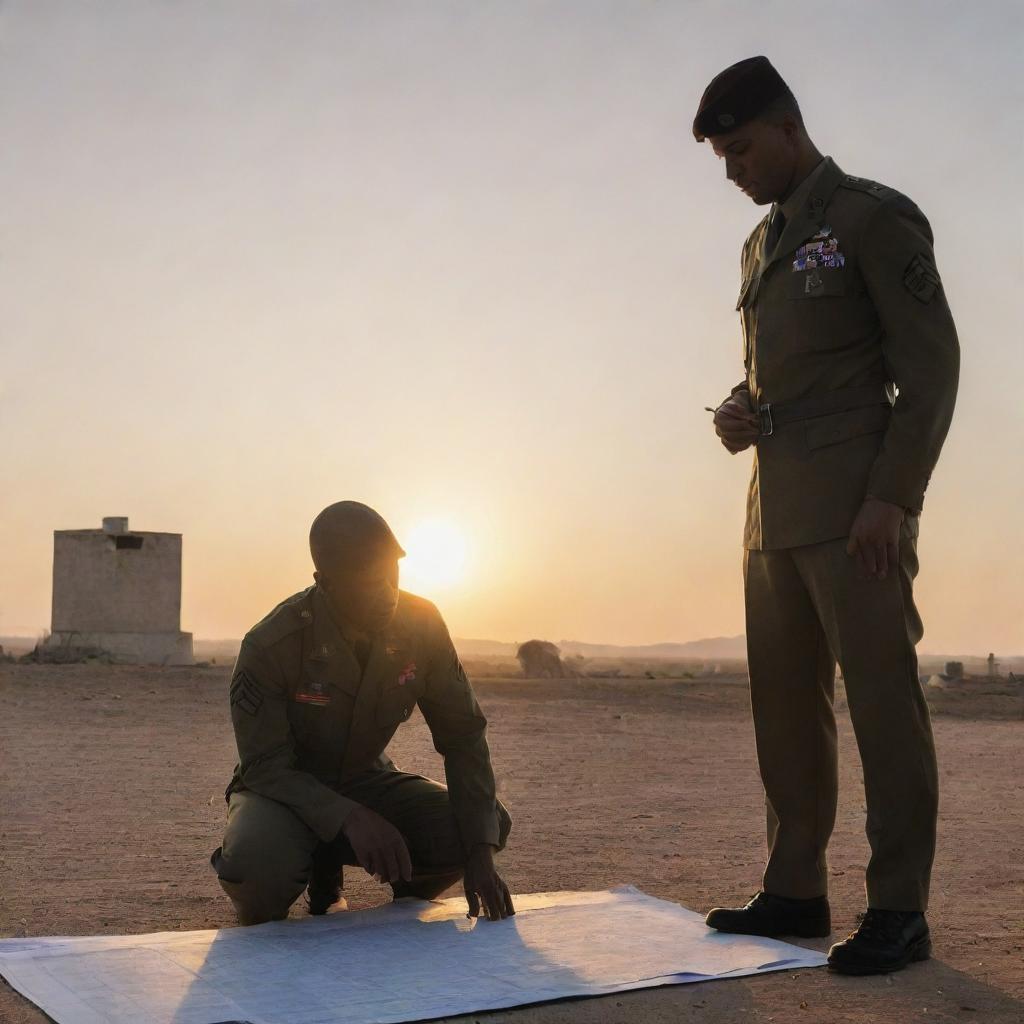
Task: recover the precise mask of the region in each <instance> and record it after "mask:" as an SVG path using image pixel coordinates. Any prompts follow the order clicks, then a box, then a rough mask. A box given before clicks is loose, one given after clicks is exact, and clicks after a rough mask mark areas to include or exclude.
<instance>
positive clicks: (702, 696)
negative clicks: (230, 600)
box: [0, 665, 1024, 1024]
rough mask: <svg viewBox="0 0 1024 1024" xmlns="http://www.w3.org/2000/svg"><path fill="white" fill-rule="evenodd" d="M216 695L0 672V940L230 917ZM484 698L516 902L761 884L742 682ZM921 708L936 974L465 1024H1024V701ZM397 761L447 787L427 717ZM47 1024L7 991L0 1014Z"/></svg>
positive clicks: (539, 685) (380, 894)
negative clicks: (935, 822)
mask: <svg viewBox="0 0 1024 1024" xmlns="http://www.w3.org/2000/svg"><path fill="white" fill-rule="evenodd" d="M226 687H227V670H226V669H225V668H222V667H211V668H206V669H198V668H197V669H138V668H126V667H107V666H67V667H55V666H35V665H0V813H2V817H0V833H2V834H0V858H2V859H0V935H3V936H11V935H19V936H20V935H58V934H91V933H116V932H148V931H156V930H163V929H194V928H213V927H222V926H227V925H231V924H232V923H233V921H232V917H231V913H230V907H229V904H228V901H227V899H226V898H225V897H224V896H223V895H222V893H221V891H220V889H219V887H218V885H217V883H216V881H215V879H214V877H213V875H212V873H210V872H209V870H208V867H207V857H208V855H209V852H210V850H211V849H212V848H213V847H215V846H216V845H217V844H218V842H219V837H220V831H221V826H222V821H223V815H224V803H223V799H222V791H223V786H224V783H225V781H226V779H227V777H228V774H229V772H230V769H231V765H232V763H233V758H234V749H233V742H232V738H231V733H230V725H229V722H228V718H227V711H226V701H225V694H226ZM477 688H478V692H479V694H480V699H481V703H482V704H483V705H484V708H485V711H486V712H487V714H488V716H489V718H490V720H491V745H492V748H493V752H494V761H495V765H496V770H497V774H498V778H499V786H500V791H501V795H502V797H503V799H504V800H505V801H506V803H507V804H508V806H509V807H510V808H511V810H512V814H513V817H514V819H515V829H514V831H513V835H512V840H511V842H510V845H509V849H508V850H507V852H506V853H505V854H504V855H503V857H502V868H503V872H504V874H505V876H506V878H507V879H508V880H509V882H510V883H511V885H512V886H513V891H515V890H519V891H522V892H529V891H539V890H554V889H597V888H605V887H608V886H613V885H617V884H622V883H632V884H634V885H637V886H639V887H640V888H642V889H644V890H645V891H647V892H649V893H651V894H653V895H656V896H660V897H663V898H665V899H669V900H675V901H678V902H679V903H682V904H684V905H685V906H687V907H692V908H694V909H697V910H705V909H706V908H708V907H709V906H712V905H714V904H720V903H723V902H724V903H733V902H736V901H744V900H745V899H746V898H747V897H748V896H749V895H750V893H751V892H752V891H753V890H755V889H756V888H757V884H758V878H759V871H760V867H761V863H762V857H763V838H762V833H761V820H762V796H761V791H760V786H759V783H758V779H757V773H756V768H755V762H754V755H753V742H752V734H751V727H750V722H749V715H748V711H747V705H746V692H745V688H744V685H743V681H742V679H740V678H738V677H733V678H728V679H724V678H716V679H714V680H712V679H696V680H685V681H675V682H673V681H662V680H657V681H648V680H625V679H618V680H585V681H565V682H557V683H556V682H540V681H523V680H508V681H502V680H490V679H488V680H485V681H482V682H481V683H479V684H478V687H477ZM930 699H931V700H932V701H933V705H934V706H933V710H934V712H935V730H936V736H937V743H938V747H939V755H940V768H941V776H942V782H943V795H942V811H941V824H940V847H939V855H938V861H937V864H936V871H935V887H934V899H933V906H932V912H931V914H930V920H931V923H932V928H933V932H934V934H935V947H936V948H935V959H934V960H932V961H931V962H929V963H927V964H922V965H918V966H915V967H913V968H911V969H909V970H907V971H904V972H902V973H900V974H898V975H894V976H891V977H889V978H881V979H879V978H868V979H850V978H841V977H836V976H833V975H830V974H828V973H827V972H826V971H824V970H818V971H803V972H786V973H780V974H772V975H767V976H765V977H761V978H753V979H738V980H732V981H725V982H712V983H706V984H701V985H687V986H677V987H671V988H665V989H658V990H648V991H644V992H638V993H631V994H626V995H620V996H612V997H607V998H602V999H595V1000H582V1001H577V1002H570V1003H559V1004H551V1005H547V1006H539V1007H533V1008H527V1009H525V1010H519V1011H511V1012H509V1011H505V1012H501V1013H496V1014H478V1015H472V1016H471V1017H469V1018H462V1019H463V1020H475V1019H478V1018H486V1021H487V1024H491V1022H499V1021H512V1020H515V1021H517V1022H520V1024H548V1022H555V1021H566V1022H574V1024H584V1022H601V1024H608V1022H618V1021H623V1022H626V1021H628V1022H652V1024H659V1022H673V1024H675V1022H680V1021H685V1022H688V1021H702V1022H715V1024H718V1022H723V1024H725V1022H727V1024H734V1022H741V1021H742V1022H748V1021H780V1022H781V1021H807V1022H828V1024H846V1022H850V1024H853V1022H862V1021H875V1020H879V1021H882V1020H884V1021H893V1022H905V1021H983V1022H985V1024H1002V1022H1006V1024H1010V1022H1013V1024H1019V1022H1020V1021H1021V1020H1022V1019H1024V800H1022V795H1024V755H1022V745H1021V741H1022V739H1024V729H1022V723H1024V718H1022V712H1024V704H1022V698H1021V695H1020V693H1019V691H1014V690H1011V689H1009V688H1003V689H994V690H991V691H990V692H983V689H982V688H980V687H978V688H972V692H971V693H970V694H965V693H959V692H938V693H932V694H930ZM841 744H842V753H843V757H844V765H843V773H842V774H843V793H842V799H841V806H840V814H839V822H838V826H837V829H836V835H835V839H834V842H833V846H832V864H831V870H832V876H833V877H832V883H833V885H832V898H833V914H834V921H835V925H836V930H837V933H839V934H845V933H846V932H847V931H848V930H850V928H852V927H853V925H854V918H855V914H856V913H857V912H858V911H859V910H860V909H861V908H862V899H863V895H862V879H863V870H864V864H865V860H866V856H867V846H866V841H865V840H864V837H863V833H862V826H863V818H864V807H863V798H862V794H861V789H860V785H859V772H860V768H859V764H858V762H857V760H856V748H855V746H854V743H853V739H852V734H851V731H850V728H849V721H848V719H847V718H846V716H845V715H843V716H842V730H841ZM392 753H393V756H394V757H395V759H396V761H397V762H398V763H399V764H400V765H401V766H402V767H404V768H407V769H412V770H419V771H423V772H425V773H427V774H432V775H435V776H439V775H440V772H441V768H440V765H439V763H438V759H437V756H436V754H434V752H433V750H432V748H431V746H430V741H429V736H428V734H427V731H426V728H425V726H424V724H423V722H422V719H420V718H419V717H418V716H417V717H416V718H415V719H414V720H413V721H412V722H410V723H409V724H408V725H407V726H406V727H404V728H403V729H402V730H401V731H400V732H399V735H398V737H397V738H396V742H395V744H394V746H393V750H392ZM347 892H348V898H349V904H350V906H351V907H353V908H358V907H364V906H369V905H373V904H375V903H378V902H383V901H384V900H385V899H387V895H386V893H387V890H386V889H384V888H383V887H380V886H377V885H375V884H374V883H373V881H372V880H370V879H369V878H367V877H366V876H365V875H364V874H363V873H362V872H358V871H350V872H349V873H348V875H347ZM294 912H295V913H300V911H299V910H295V911H294ZM810 944H811V945H813V944H814V943H810ZM825 945H827V943H821V944H820V946H822V947H824V946H825ZM44 1020H45V1018H44V1016H43V1015H42V1014H41V1013H39V1012H38V1011H37V1010H36V1009H35V1008H34V1007H32V1006H31V1005H30V1004H28V1003H27V1002H25V1001H24V1000H23V999H21V998H20V997H19V996H17V995H16V994H15V993H13V992H12V991H11V990H10V989H9V988H7V987H6V986H5V985H0V1021H3V1022H4V1024H29V1022H32V1024H39V1022H41V1021H44ZM140 1024H141V1022H140Z"/></svg>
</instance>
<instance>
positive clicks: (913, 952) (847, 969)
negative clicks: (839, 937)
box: [828, 935, 932, 976]
mask: <svg viewBox="0 0 1024 1024" xmlns="http://www.w3.org/2000/svg"><path fill="white" fill-rule="evenodd" d="M931 955H932V940H931V936H930V935H925V936H924V937H923V938H921V939H918V940H917V942H915V943H913V944H912V945H911V946H910V947H909V948H908V949H907V952H906V954H905V955H904V956H902V957H900V959H899V960H897V961H895V962H894V963H891V964H885V965H884V966H879V965H874V964H844V963H832V961H831V960H830V961H829V963H828V969H829V970H830V971H834V972H835V973H836V974H852V975H858V976H864V975H868V974H892V973H893V972H894V971H902V970H903V968H904V967H907V966H909V965H910V964H916V963H920V962H921V961H922V960H927V959H929V958H930V957H931Z"/></svg>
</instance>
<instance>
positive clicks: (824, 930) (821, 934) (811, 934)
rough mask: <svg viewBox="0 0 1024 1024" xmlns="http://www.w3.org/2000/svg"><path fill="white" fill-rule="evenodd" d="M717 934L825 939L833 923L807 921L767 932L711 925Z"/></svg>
mask: <svg viewBox="0 0 1024 1024" xmlns="http://www.w3.org/2000/svg"><path fill="white" fill-rule="evenodd" d="M708 927H709V928H712V929H713V930H714V931H716V932H725V933H727V934H729V935H759V936H761V938H764V939H783V938H787V937H792V938H797V939H825V938H828V936H829V935H831V934H832V923H831V922H830V921H805V922H803V923H802V924H796V925H793V927H791V928H786V929H783V930H782V931H765V930H763V929H762V930H758V929H755V928H744V927H743V926H742V925H738V926H737V927H735V928H726V927H722V926H720V925H713V924H709V925H708Z"/></svg>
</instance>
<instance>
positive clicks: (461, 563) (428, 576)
mask: <svg viewBox="0 0 1024 1024" xmlns="http://www.w3.org/2000/svg"><path fill="white" fill-rule="evenodd" d="M400 539H401V543H402V546H403V547H404V548H405V550H406V556H405V558H403V559H402V563H401V566H402V568H401V586H402V587H403V588H404V589H406V590H412V591H417V590H436V589H439V588H445V587H451V586H453V585H455V584H457V583H460V582H461V581H462V579H463V578H464V576H465V574H466V558H467V553H468V552H467V547H466V539H465V537H464V536H463V535H462V533H461V532H460V531H459V530H458V529H457V528H456V527H455V526H453V525H452V524H451V523H450V522H447V521H445V520H441V519H433V520H426V521H424V522H421V523H417V524H416V526H414V527H412V529H410V530H409V531H408V533H407V534H406V535H405V536H404V537H402V538H400Z"/></svg>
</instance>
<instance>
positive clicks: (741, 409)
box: [714, 390, 761, 455]
mask: <svg viewBox="0 0 1024 1024" xmlns="http://www.w3.org/2000/svg"><path fill="white" fill-rule="evenodd" d="M714 423H715V433H716V434H718V436H719V438H720V439H721V441H722V446H723V447H724V448H725V450H726V451H727V452H731V453H732V454H733V455H735V454H736V453H737V452H742V451H745V450H746V449H747V448H749V447H750V446H751V445H752V444H754V443H755V442H756V441H757V439H758V437H759V436H760V433H761V425H760V422H759V421H758V418H757V414H756V413H755V412H754V409H753V406H752V405H751V403H750V392H749V391H746V390H740V391H737V392H736V393H735V394H734V395H732V396H730V397H729V398H727V399H726V400H725V401H724V402H723V403H722V404H721V405H720V406H719V407H718V408H717V409H716V410H715V419H714Z"/></svg>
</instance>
